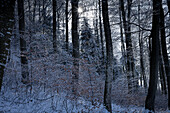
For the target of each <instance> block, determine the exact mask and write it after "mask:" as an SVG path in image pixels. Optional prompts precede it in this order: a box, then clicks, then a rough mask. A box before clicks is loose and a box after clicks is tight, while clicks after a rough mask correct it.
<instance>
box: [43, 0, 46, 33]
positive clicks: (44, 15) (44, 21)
mask: <svg viewBox="0 0 170 113" xmlns="http://www.w3.org/2000/svg"><path fill="white" fill-rule="evenodd" d="M45 10H46V9H45V0H43V9H42V17H43V22H42V23H43V34H44V33H45V23H46V18H45V17H46V12H45Z"/></svg>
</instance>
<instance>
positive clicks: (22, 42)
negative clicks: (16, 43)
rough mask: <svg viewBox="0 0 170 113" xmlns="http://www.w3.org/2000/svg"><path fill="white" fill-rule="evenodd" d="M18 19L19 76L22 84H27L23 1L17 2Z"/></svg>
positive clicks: (27, 72) (27, 71)
mask: <svg viewBox="0 0 170 113" xmlns="http://www.w3.org/2000/svg"><path fill="white" fill-rule="evenodd" d="M18 17H19V33H20V50H21V74H22V82H23V83H27V82H28V80H29V78H28V77H29V70H28V59H27V48H26V46H27V45H26V41H25V39H24V34H25V19H24V1H23V0H18Z"/></svg>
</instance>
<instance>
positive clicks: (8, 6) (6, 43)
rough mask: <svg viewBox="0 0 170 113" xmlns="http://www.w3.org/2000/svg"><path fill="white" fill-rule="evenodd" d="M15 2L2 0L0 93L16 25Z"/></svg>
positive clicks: (0, 12)
mask: <svg viewBox="0 0 170 113" xmlns="http://www.w3.org/2000/svg"><path fill="white" fill-rule="evenodd" d="M14 6H15V0H10V1H8V2H7V1H6V0H0V14H1V16H0V91H1V87H2V80H3V75H4V69H5V65H6V60H7V56H8V53H9V48H10V38H11V35H12V27H13V25H14Z"/></svg>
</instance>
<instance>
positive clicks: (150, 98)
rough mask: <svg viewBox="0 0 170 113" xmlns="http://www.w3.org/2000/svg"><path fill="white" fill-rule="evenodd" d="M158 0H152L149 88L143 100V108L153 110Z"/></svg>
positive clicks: (157, 52)
mask: <svg viewBox="0 0 170 113" xmlns="http://www.w3.org/2000/svg"><path fill="white" fill-rule="evenodd" d="M160 4H161V2H160V1H159V0H153V18H152V19H153V20H152V52H151V59H150V60H151V62H150V80H149V89H148V94H147V97H146V101H145V108H146V109H149V110H152V111H154V103H155V94H156V90H157V82H158V67H159V27H160V25H159V22H160V21H159V19H160Z"/></svg>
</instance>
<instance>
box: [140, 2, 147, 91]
mask: <svg viewBox="0 0 170 113" xmlns="http://www.w3.org/2000/svg"><path fill="white" fill-rule="evenodd" d="M138 2H139V3H138V24H139V47H140V68H141V71H140V72H141V78H143V82H144V87H145V89H146V88H147V81H146V76H145V68H144V61H143V39H142V35H141V31H140V30H141V29H140V26H141V25H140V0H138Z"/></svg>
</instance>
